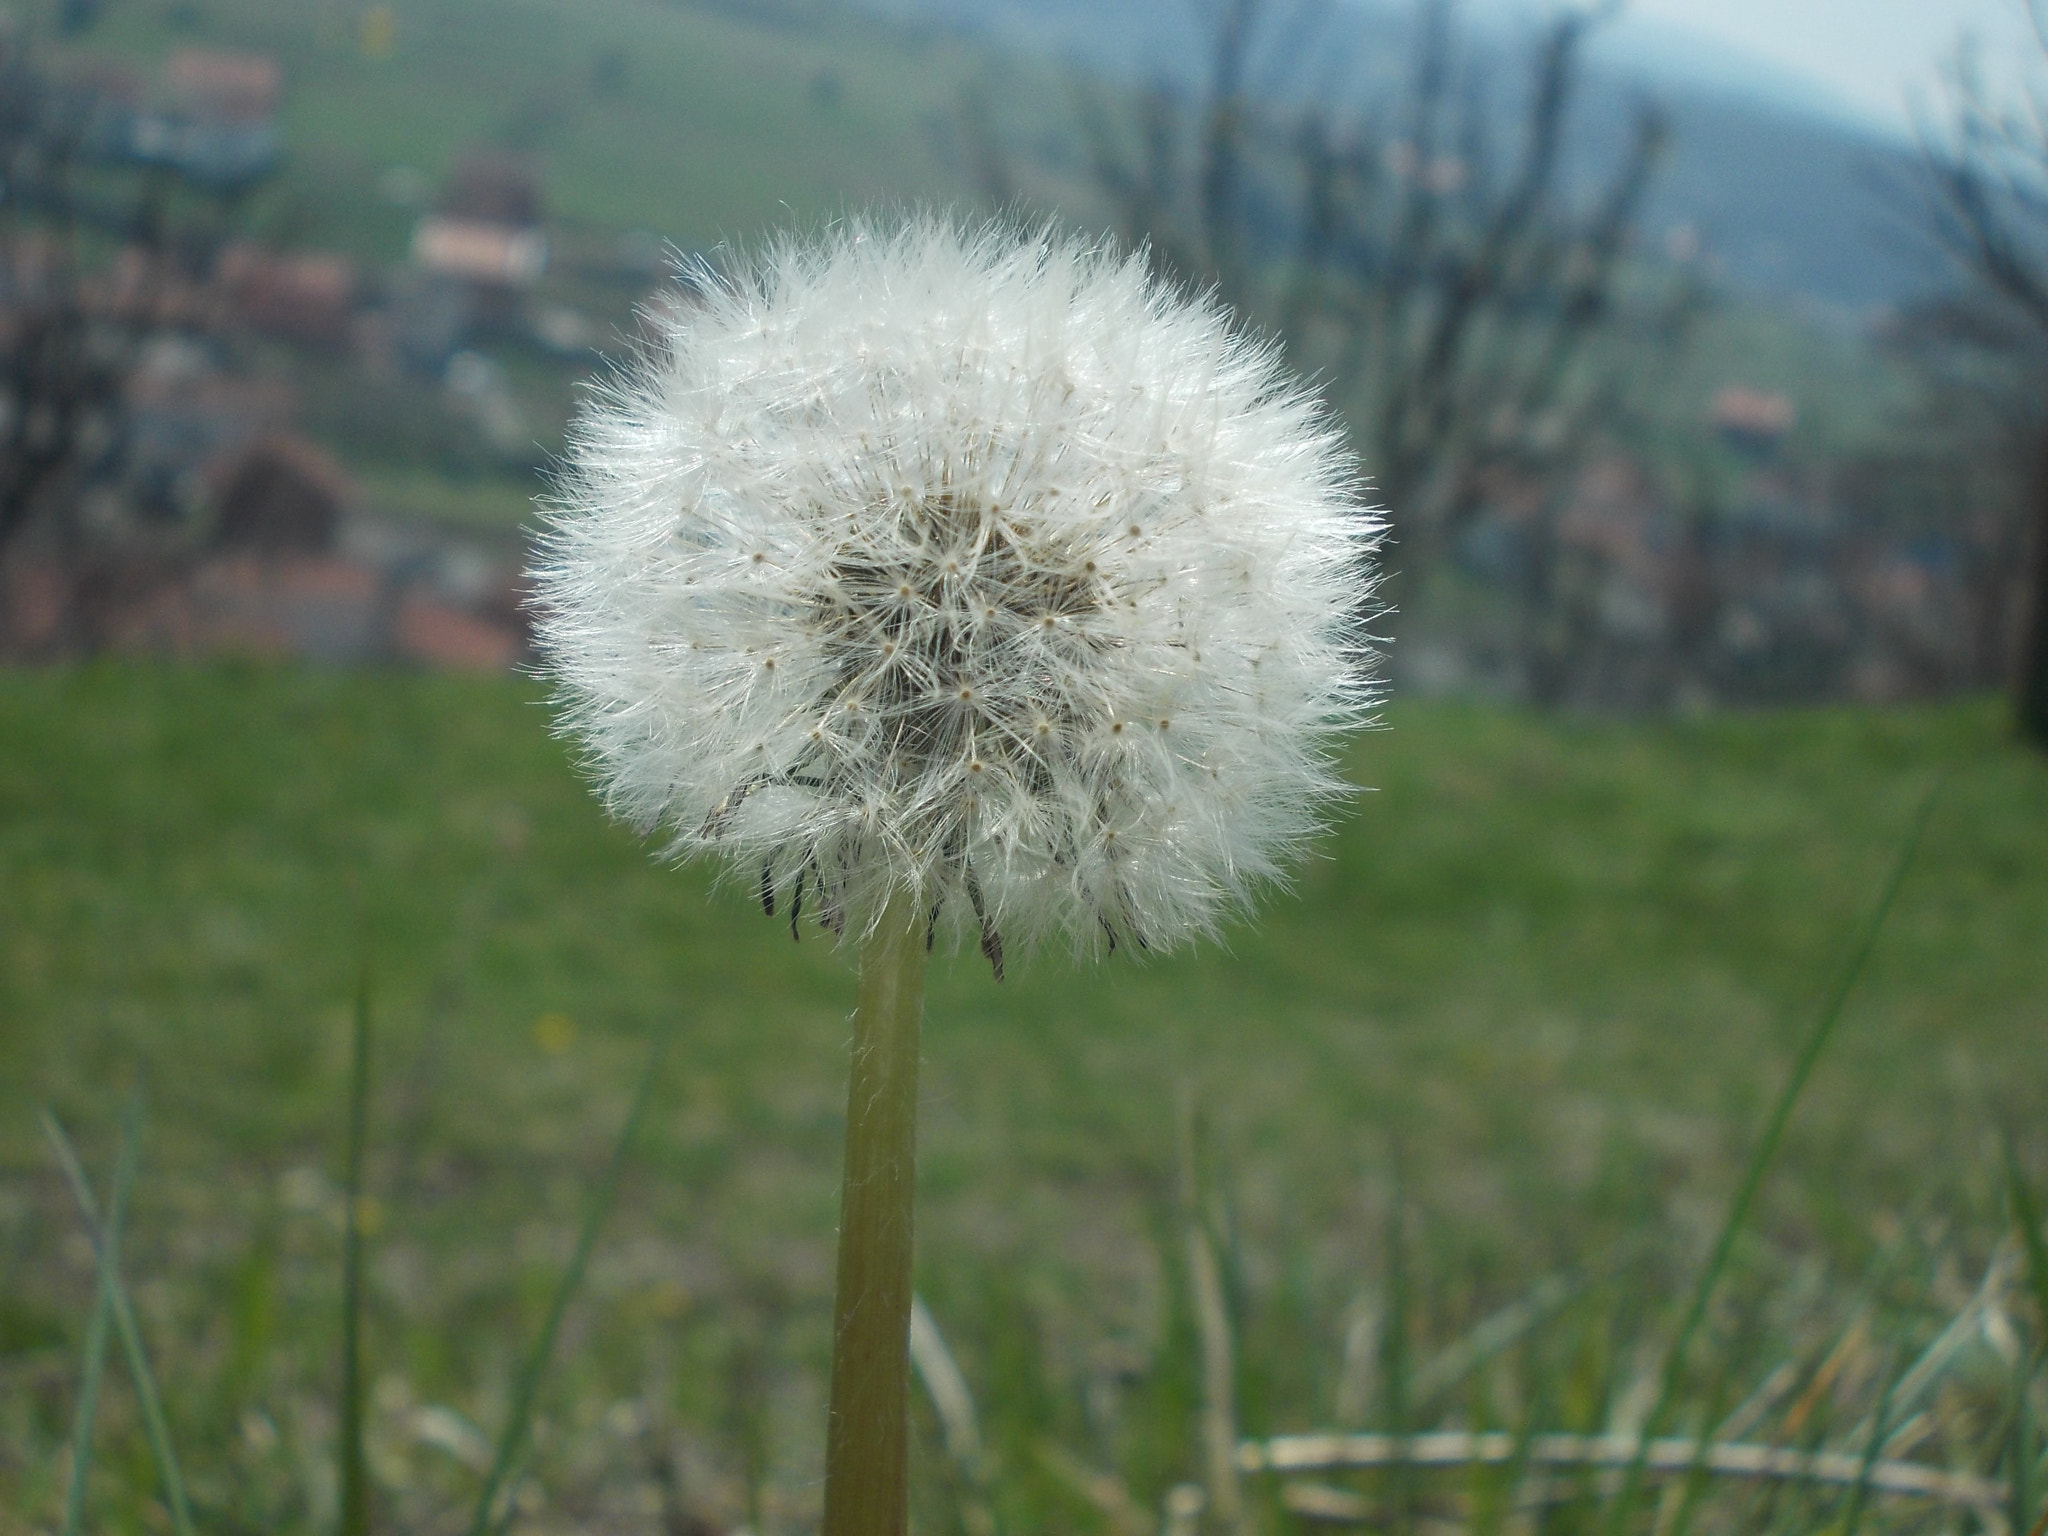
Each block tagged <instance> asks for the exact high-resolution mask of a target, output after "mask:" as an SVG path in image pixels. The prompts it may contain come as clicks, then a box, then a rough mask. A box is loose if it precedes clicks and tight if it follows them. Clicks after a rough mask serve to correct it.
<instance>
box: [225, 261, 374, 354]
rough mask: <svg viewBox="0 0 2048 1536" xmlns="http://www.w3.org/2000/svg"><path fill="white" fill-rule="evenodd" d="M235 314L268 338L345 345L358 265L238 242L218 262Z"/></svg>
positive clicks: (232, 312)
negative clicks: (270, 249)
mask: <svg viewBox="0 0 2048 1536" xmlns="http://www.w3.org/2000/svg"><path fill="white" fill-rule="evenodd" d="M213 278H214V283H215V286H216V287H218V288H219V290H220V292H221V295H222V296H223V298H225V300H226V301H227V305H228V311H229V314H230V316H231V317H232V318H233V319H234V320H237V321H239V322H240V323H242V324H243V325H246V326H248V327H249V328H250V329H252V330H256V331H260V332H262V333H263V334H264V335H267V336H277V337H281V338H283V339H284V340H287V341H297V342H304V343H308V344H311V345H314V346H324V347H340V346H343V345H345V344H346V343H347V341H348V339H349V331H350V323H351V320H352V319H353V316H354V313H355V303H356V293H357V282H356V269H355V264H354V263H353V262H351V261H350V260H349V259H348V258H347V257H346V256H340V255H335V254H333V253H331V252H324V251H303V252H294V253H291V254H281V253H278V252H272V251H266V250H264V249H262V248H261V247H260V246H256V245H251V244H247V243H238V244H235V245H231V246H228V247H227V248H226V249H225V250H223V251H222V252H221V254H220V258H219V260H218V261H217V262H216V263H215V265H214V274H213Z"/></svg>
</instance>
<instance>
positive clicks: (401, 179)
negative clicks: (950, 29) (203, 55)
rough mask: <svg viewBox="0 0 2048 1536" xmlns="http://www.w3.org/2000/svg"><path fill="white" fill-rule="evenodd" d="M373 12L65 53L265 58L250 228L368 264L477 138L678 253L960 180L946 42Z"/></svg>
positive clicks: (818, 24)
mask: <svg viewBox="0 0 2048 1536" xmlns="http://www.w3.org/2000/svg"><path fill="white" fill-rule="evenodd" d="M372 9H376V8H374V7H373V8H372ZM391 14H392V15H393V17H394V18H395V23H394V25H393V26H392V28H391V31H390V35H389V41H388V50H387V47H386V43H385V39H383V38H382V37H378V38H366V36H365V35H364V33H363V31H362V20H361V8H359V7H356V6H353V5H343V4H339V3H336V0H191V3H187V0H175V3H174V0H116V3H114V4H112V5H110V6H109V7H108V10H107V13H106V16H105V19H104V20H102V21H101V22H100V23H99V24H98V26H96V27H95V28H94V29H93V30H92V31H91V32H90V33H88V34H87V35H86V36H84V37H83V38H81V39H78V40H76V41H74V42H71V43H69V44H67V45H66V46H65V51H66V52H67V53H69V54H70V55H72V56H76V57H102V58H105V57H111V58H115V59H126V60H132V61H136V62H139V63H145V64H153V63H154V62H155V61H156V60H157V59H160V58H161V57H162V56H163V55H164V54H165V53H166V52H167V51H168V50H169V49H170V48H172V47H174V46H176V45H179V44H195V43H196V44H204V45H207V46H213V47H222V48H238V49H257V50H261V51H264V52H268V53H271V54H273V55H274V56H275V57H276V58H277V59H278V60H279V62H280V63H281V64H282V66H283V68H284V73H285V79H286V91H285V108H284V115H283V118H282V121H281V125H280V126H281V128H282V131H283V135H284V138H285V142H286V145H287V148H288V154H289V162H288V165H287V167H286V171H285V174H284V176H283V177H282V178H281V180H280V182H279V183H278V184H277V185H276V186H275V187H274V188H272V189H271V190H270V191H269V192H267V193H266V194H264V196H263V199H262V201H261V202H260V203H259V205H258V206H257V207H256V209H254V210H253V212H254V216H255V217H256V219H257V222H258V224H259V226H267V227H269V228H270V229H271V230H272V231H273V232H274V233H275V234H276V235H277V236H278V237H279V238H281V239H286V240H289V241H290V242H291V243H295V244H310V245H325V244H332V245H337V246H340V247H342V248H344V249H347V250H351V251H354V252H356V253H358V254H360V255H363V256H366V257H372V258H380V259H393V258H396V257H398V256H400V255H402V254H403V252H404V249H405V244H406V240H407V237H408V236H409V234H410V232H411V225H412V219H413V217H414V209H413V207H412V206H408V199H407V197H406V196H404V195H403V194H404V192H405V190H406V186H407V184H408V183H409V182H410V183H412V184H415V185H416V184H418V183H420V182H421V181H422V180H423V181H424V184H425V185H427V186H429V187H431V186H432V185H433V184H434V183H435V182H436V181H438V179H439V178H440V177H441V176H442V175H443V174H444V173H445V172H446V171H447V169H448V168H449V166H450V165H451V164H452V162H453V161H454V159H455V158H456V157H457V156H458V155H459V154H461V153H462V152H463V151H464V150H466V149H469V148H471V147H473V146H475V145H477V144H480V143H482V144H494V145H499V146H502V147H508V148H515V149H520V150H524V151H528V152H531V153H534V154H536V155H537V156H539V158H540V161H541V165H542V171H543V176H544V182H545V195H546V199H547V203H548V207H549V211H550V213H551V215H552V216H553V217H554V218H555V219H557V220H559V221H562V222H566V223H568V224H570V225H576V224H587V225H593V226H596V227H598V228H601V229H604V230H611V231H629V230H643V231H647V232H649V233H651V234H652V235H654V236H655V237H657V238H658V239H660V240H665V241H672V242H674V243H676V244H678V245H680V246H682V247H683V248H685V249H692V248H698V247H704V246H709V245H712V244H715V243H717V242H718V241H720V240H722V239H727V238H732V237H738V236H747V235H751V234H754V233H756V232H758V231H760V230H762V229H764V228H765V227H767V226H769V225H771V224H776V223H782V222H786V221H787V220H788V219H789V218H790V217H791V216H795V217H796V218H799V219H804V218H817V217H821V216H825V215H829V214H831V213H833V212H835V211H837V210H839V209H841V208H844V207H846V206H848V205H850V204H857V203H861V202H865V201H867V200H870V199H874V198H910V197H930V198H937V199H948V198H953V197H957V196H959V195H961V194H962V193H964V192H965V191H967V190H968V187H967V185H966V182H965V179H964V177H963V175H962V173H961V171H960V170H959V168H958V167H957V166H956V165H954V164H953V163H952V160H951V159H950V157H949V150H948V145H949V143H950V136H951V127H950V123H951V114H952V113H953V110H954V106H955V103H956V101H957V99H958V94H959V91H960V90H961V88H962V85H963V83H964V82H965V81H966V80H968V79H969V78H972V77H974V75H975V73H976V71H978V70H979V69H981V68H982V67H983V63H982V56H981V54H980V53H979V52H978V51H977V50H976V49H974V48H972V47H970V46H969V45H967V44H966V43H964V42H959V41H948V40H945V39H942V38H939V37H936V36H933V35H931V34H929V33H928V32H927V33H913V32H908V31H904V30H901V29H893V28H890V27H886V26H881V25H877V24H876V23H875V22H873V21H871V20H869V19H867V18H863V17H842V16H839V15H837V14H836V13H830V12H824V13H820V14H817V15H814V16H807V17H805V18H802V19H801V20H779V19H777V17H776V15H775V13H774V12H773V10H772V9H768V10H763V9H760V8H737V7H734V8H722V7H712V6H707V5H695V4H692V5H683V4H674V3H665V0H578V3H577V4H574V5H568V4H564V3H562V0H411V3H408V4H405V5H403V6H401V7H399V8H397V9H396V10H395V11H393V12H392V13H391ZM394 173H397V174H395V175H394ZM394 194H397V195H394Z"/></svg>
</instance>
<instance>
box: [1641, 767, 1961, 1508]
mask: <svg viewBox="0 0 2048 1536" xmlns="http://www.w3.org/2000/svg"><path fill="white" fill-rule="evenodd" d="M1946 782H1947V775H1946V774H1943V775H1942V776H1941V777H1940V778H1937V779H1936V780H1935V781H1934V784H1933V785H1932V786H1931V787H1930V788H1929V789H1928V791H1927V794H1926V796H1925V797H1924V798H1923V799H1922V800H1921V802H1920V809H1919V812H1918V813H1917V814H1916V815H1915V816H1914V818H1913V822H1912V825H1911V826H1910V827H1909V828H1908V829H1907V832H1906V837H1905V841H1904V842H1903V843H1902V844H1901V845H1900V847H1899V852H1898V857H1897V858H1896V859H1895V860H1894V861H1893V864H1892V870H1891V874H1890V875H1889V877H1888V878H1887V879H1886V880H1885V883H1884V886H1883V889H1882V890H1881V891H1880V892H1879V893H1878V898H1877V904H1876V905H1875V906H1874V907H1873V908H1872V909H1871V912H1870V916H1869V917H1868V918H1867V919H1866V920H1865V922H1864V925H1863V931H1862V932H1861V933H1860V934H1859V935H1858V936H1857V940H1856V943H1855V946H1854V948H1853V949H1851V951H1850V953H1849V959H1848V963H1847V964H1846V965H1844V966H1843V967H1842V970H1841V973H1840V974H1839V975H1838V976H1837V977H1836V979H1835V984H1834V987H1833V988H1832V989H1831V990H1830V991H1829V993H1828V996H1827V1001H1826V1003H1825V1005H1824V1006H1823V1007H1822V1009H1821V1011H1820V1016H1819V1017H1818V1018H1817V1019H1815V1021H1814V1025H1813V1028H1812V1029H1811V1030H1810V1031H1808V1033H1807V1036H1806V1040H1805V1043H1804V1044H1803V1045H1802V1046H1801V1047H1800V1050H1799V1055H1798V1056H1797V1058H1795V1060H1794V1061H1793V1064H1792V1071H1791V1073H1790V1074H1789V1075H1788V1076H1787V1077H1786V1079H1785V1085H1784V1087H1783V1088H1781V1089H1780V1090H1779V1092H1778V1100H1777V1102H1776V1103H1775V1104H1774V1105H1773V1106H1772V1107H1771V1114H1770V1118H1769V1119H1768V1120H1767V1121H1765V1122H1764V1133H1763V1136H1762V1137H1761V1138H1760V1139H1759V1140H1758V1142H1757V1145H1756V1150H1755V1151H1754V1152H1753V1153H1752V1154H1751V1155H1750V1159H1749V1166H1748V1167H1747V1168H1746V1169H1745V1170H1744V1171H1743V1175H1742V1182H1741V1184H1740V1185H1738V1186H1737V1188H1736V1191H1735V1198H1734V1200H1732V1201H1731V1202H1730V1203H1729V1206H1728V1215H1727V1217H1726V1219H1724V1220H1723V1221H1722V1223H1721V1230H1720V1232H1719V1233H1718V1234H1717V1235H1716V1236H1715V1238H1714V1246H1713V1249H1712V1251H1711V1253H1710V1254H1709V1255H1708V1258H1707V1264H1706V1268H1705V1269H1703V1270H1702V1271H1701V1272H1700V1278H1699V1283H1698V1284H1697V1285H1695V1286H1694V1287H1693V1293H1692V1299H1691V1301H1690V1302H1689V1303H1688V1305H1687V1307H1686V1310H1685V1318H1684V1321H1683V1322H1681V1323H1680V1324H1679V1328H1678V1336H1677V1337H1676V1338H1675V1339H1673V1340H1672V1343H1671V1352H1670V1353H1669V1354H1668V1355H1666V1356H1665V1359H1664V1371H1663V1380H1662V1382H1661V1384H1660V1385H1659V1387H1658V1390H1657V1399H1656V1403H1655V1405H1654V1406H1653V1407H1652V1408H1651V1409H1650V1415H1649V1417H1648V1418H1647V1419H1645V1420H1644V1421H1643V1427H1642V1432H1641V1435H1640V1438H1639V1445H1640V1447H1641V1449H1640V1450H1639V1451H1638V1453H1637V1454H1636V1456H1635V1457H1633V1458H1632V1459H1631V1460H1630V1462H1629V1464H1628V1469H1627V1471H1626V1472H1624V1473H1623V1474H1622V1480H1621V1489H1620V1491H1619V1492H1618V1493H1617V1494H1616V1495H1615V1498H1614V1502H1613V1503H1612V1504H1610V1505H1609V1506H1608V1510H1607V1519H1606V1520H1605V1522H1603V1525H1602V1530H1603V1532H1604V1533H1605V1536H1619V1533H1620V1531H1621V1530H1622V1527H1623V1526H1624V1525H1625V1524H1626V1523H1627V1520H1628V1516H1629V1512H1630V1510H1631V1509H1633V1508H1634V1506H1635V1501H1636V1495H1637V1493H1638V1492H1639V1491H1640V1489H1641V1487H1642V1481H1643V1458H1644V1455H1645V1454H1646V1453H1647V1451H1648V1449H1649V1445H1650V1442H1651V1441H1652V1440H1653V1439H1655V1438H1656V1436H1657V1433H1658V1431H1660V1430H1661V1429H1662V1428H1663V1427H1664V1421H1665V1418H1666V1417H1667V1416H1668V1415H1669V1414H1670V1412H1671V1407H1672V1404H1673V1403H1674V1402H1675V1401H1676V1400H1677V1397H1678V1387H1679V1380H1680V1377H1681V1376H1682V1375H1683V1373H1684V1370H1685V1361H1686V1356H1687V1355H1688V1354H1690V1353H1691V1350H1692V1342H1693V1339H1694V1337H1695V1336H1696V1335H1697V1334H1698V1333H1699V1330H1700V1325H1701V1323H1703V1322H1704V1321H1705V1320H1706V1315H1707V1305H1708V1303H1709V1302H1711V1301H1712V1300H1713V1295H1714V1288H1715V1287H1716V1286H1717V1285H1719V1284H1720V1281H1721V1273H1722V1271H1723V1270H1725V1269H1726V1268H1727V1267H1728V1260H1729V1257H1730V1255H1732V1254H1733V1253H1734V1251H1735V1239H1736V1237H1737V1235H1738V1234H1739V1233H1740V1232H1741V1231H1742V1228H1743V1225H1744V1224H1745V1223H1746V1222H1747V1221H1748V1219H1749V1210H1750V1207H1751V1206H1752V1205H1754V1204H1755V1203H1756V1197H1757V1192H1758V1191H1759V1190H1761V1189H1762V1188H1763V1182H1764V1176H1765V1174H1767V1173H1768V1172H1769V1171H1770V1167H1771V1163H1772V1161H1773V1159H1774V1158H1775V1157H1776V1156H1777V1152H1778V1143H1779V1142H1780V1141H1782V1140H1783V1139H1784V1136H1785V1127H1786V1126H1787V1125H1789V1124H1790V1123H1791V1121H1792V1111H1793V1109H1794V1107H1795V1106H1796V1105H1797V1104H1798V1103H1799V1095H1800V1093H1801V1091H1802V1090H1804V1089H1805V1087H1806V1080H1807V1079H1808V1078H1809V1077H1811V1076H1812V1075H1813V1069H1814V1067H1815V1065H1816V1064H1817V1063H1818V1062H1819V1061H1820V1058H1821V1053H1822V1052H1823V1051H1825V1050H1826V1049H1827V1045H1828V1042H1829V1040H1831V1039H1832V1038H1834V1033H1835V1026H1836V1025H1837V1024H1838V1023H1840V1022H1841V1018H1842V1012H1843V1010H1844V1008H1845V1007H1846V1006H1847V1004H1848V1001H1849V994H1850V992H1851V991H1853V990H1854V989H1855V986H1856V982H1857V979H1858V978H1859V977H1861V976H1862V974H1863V967H1864V966H1865V965H1866V964H1867V963H1868V962H1869V960H1870V954H1871V951H1872V950H1874V949H1875V948H1876V947H1877V936H1878V934H1879V933H1880V932H1881V931H1882V930H1883V928H1884V923H1885V919H1886V918H1887V917H1889V916H1890V915H1891V910H1892V903H1893V902H1894V901H1896V900H1897V898H1898V894H1899V888H1900V887H1901V886H1903V885H1904V884H1905V883H1906V872H1907V871H1908V870H1909V869H1911V868H1912V866H1913V857H1914V855H1915V854H1917V853H1918V852H1919V851H1920V840H1921V838H1922V836H1923V835H1924V834H1925V833H1926V831H1927V823H1928V822H1929V821H1930V820H1931V819H1932V818H1933V816H1934V806H1935V802H1936V801H1937V800H1938V799H1940V797H1941V789H1942V785H1943V784H1945V783H1946Z"/></svg>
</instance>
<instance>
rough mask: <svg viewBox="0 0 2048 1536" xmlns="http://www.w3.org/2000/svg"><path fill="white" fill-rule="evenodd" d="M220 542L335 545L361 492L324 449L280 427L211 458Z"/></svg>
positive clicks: (268, 546) (309, 547)
mask: <svg viewBox="0 0 2048 1536" xmlns="http://www.w3.org/2000/svg"><path fill="white" fill-rule="evenodd" d="M206 478H207V480H208V481H209V482H210V483H209V486H208V490H209V492H210V495H209V499H210V500H211V501H212V503H213V509H214V525H213V540H214V543H215V544H216V545H217V546H219V547H221V548H224V549H240V550H251V551H258V552H262V553H266V554H283V553H294V552H296V553H306V554H311V553H316V552H319V551H322V550H326V549H329V548H331V547H332V545H333V544H334V540H335V534H336V532H337V531H338V530H339V529H340V527H341V519H342V514H343V513H344V512H345V511H346V510H347V508H348V505H349V503H350V502H351V501H353V500H354V498H355V492H354V487H353V485H352V483H351V482H350V480H349V478H348V475H347V473H346V472H345V471H344V470H343V469H342V467H341V466H340V465H339V464H337V463H336V462H335V461H334V460H333V458H332V457H330V456H329V455H328V454H327V453H326V452H324V451H323V450H322V449H320V448H318V447H316V446H315V445H314V444H312V443H310V442H308V441H307V440H306V439H305V438H303V437H299V436H297V435H296V434H290V433H273V434H270V435H267V436H264V437H261V438H258V439H256V440H255V441H253V442H250V443H247V444H245V445H243V446H242V447H241V448H239V449H237V450H235V451H233V452H231V453H228V454H225V455H222V456H221V458H220V459H219V460H217V461H216V462H215V463H213V464H211V465H209V466H207V475H206Z"/></svg>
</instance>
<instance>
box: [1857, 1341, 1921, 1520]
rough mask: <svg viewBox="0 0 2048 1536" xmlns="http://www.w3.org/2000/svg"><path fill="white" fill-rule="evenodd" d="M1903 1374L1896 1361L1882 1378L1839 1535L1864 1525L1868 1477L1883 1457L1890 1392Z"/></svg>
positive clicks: (1890, 1405)
mask: <svg viewBox="0 0 2048 1536" xmlns="http://www.w3.org/2000/svg"><path fill="white" fill-rule="evenodd" d="M1905 1374H1906V1372H1905V1367H1904V1365H1903V1363H1901V1362H1897V1361H1895V1362H1894V1363H1893V1366H1892V1369H1891V1370H1890V1371H1888V1372H1887V1373H1886V1375H1885V1383H1884V1391H1883V1393H1882V1394H1881V1395H1880V1396H1879V1397H1878V1400H1877V1411H1876V1412H1875V1414H1873V1415H1872V1417H1871V1421H1870V1443H1869V1444H1868V1445H1867V1446H1865V1447H1864V1451H1863V1470H1862V1471H1861V1472H1859V1473H1857V1474H1856V1486H1855V1487H1854V1488H1853V1489H1851V1490H1850V1493H1849V1510H1848V1513H1847V1514H1845V1515H1843V1516H1842V1536H1856V1531H1857V1528H1858V1527H1859V1526H1861V1525H1862V1524H1863V1511H1864V1509H1865V1507H1866V1506H1867V1505H1868V1504H1869V1502H1870V1479H1871V1475H1872V1474H1873V1473H1874V1472H1875V1471H1876V1470H1877V1463H1878V1459H1879V1458H1880V1457H1881V1456H1883V1454H1884V1438H1885V1436H1886V1435H1888V1434H1890V1433H1891V1427H1892V1423H1891V1421H1892V1393H1893V1392H1894V1391H1896V1390H1897V1388H1898V1385H1899V1382H1900V1380H1901V1379H1902V1378H1903V1377H1904V1376H1905Z"/></svg>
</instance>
